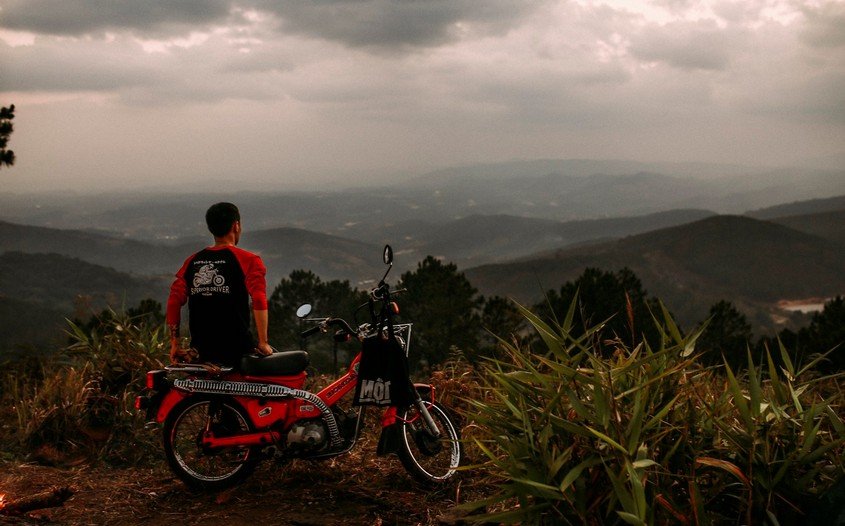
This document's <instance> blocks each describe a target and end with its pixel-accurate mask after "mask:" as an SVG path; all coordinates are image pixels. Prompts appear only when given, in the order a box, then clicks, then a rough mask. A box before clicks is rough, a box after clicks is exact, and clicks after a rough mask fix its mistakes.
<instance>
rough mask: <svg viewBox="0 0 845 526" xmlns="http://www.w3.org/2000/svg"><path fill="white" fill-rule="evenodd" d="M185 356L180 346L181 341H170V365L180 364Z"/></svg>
mask: <svg viewBox="0 0 845 526" xmlns="http://www.w3.org/2000/svg"><path fill="white" fill-rule="evenodd" d="M183 354H184V353H183V352H182V347H181V346H180V345H179V340H170V363H173V364H176V363H179V359H180V358H181V357H182V355H183Z"/></svg>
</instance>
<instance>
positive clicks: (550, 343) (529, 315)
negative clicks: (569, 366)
mask: <svg viewBox="0 0 845 526" xmlns="http://www.w3.org/2000/svg"><path fill="white" fill-rule="evenodd" d="M516 308H517V309H519V311H520V312H521V313H522V315H523V316H524V317H525V319H527V320H528V322H529V323H530V324H531V325H532V326H533V327H534V329H535V330H536V331H537V334H539V335H540V338H542V339H543V343H545V344H546V346H547V347H548V348H549V350H550V351H552V352H553V353H555V354H557V355H561V354H564V353H563V345H562V344H561V341H560V339H559V338H558V336H557V334H556V333H555V331H554V330H553V329H552V328H551V327H550V326H549V324H547V323H546V322H544V321H543V320H542V319H540V317H539V316H537V315H536V314H534V313H533V312H531V311H530V310H529V309H528V308H526V307H523V306H522V305H521V304H519V303H517V304H516Z"/></svg>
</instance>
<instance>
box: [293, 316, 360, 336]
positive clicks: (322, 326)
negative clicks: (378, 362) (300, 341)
mask: <svg viewBox="0 0 845 526" xmlns="http://www.w3.org/2000/svg"><path fill="white" fill-rule="evenodd" d="M332 325H334V326H337V327H340V329H341V331H343V332H345V333H347V334H350V335H354V334H357V331H355V329H353V328H352V327H350V325H349V324H348V323H347V322H346V320H344V319H342V318H326V319H325V320H323V321H321V322H320V323H319V324H317V325H315V326H313V327H311V328H310V329H306V330H304V331H302V332H301V333H300V336H301V337H303V338H307V337H309V336H311V335H313V334H317V333H318V332H325V331H327V330H328V328H329V327H330V326H332Z"/></svg>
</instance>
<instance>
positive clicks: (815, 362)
mask: <svg viewBox="0 0 845 526" xmlns="http://www.w3.org/2000/svg"><path fill="white" fill-rule="evenodd" d="M840 346H841V344H840V345H836V346H834V347H833V349H831V350H829V351H827V352H825V353H822V354H818V355H816V356H815V358H814V359H813V360H811V361H810V363H808V364H807V365H805V366H804V367H802V368H801V370H800V371H798V374H797V375H795V376H801V375H803V374H804V373H806V372H807V371H810V370H812V369H813V368H815V367H816V365H818V364H819V362H821V361H823V360H826V359H827V357H828V355H829V354H830V353H832V352H833V351H835V350H837V349H839V347H840Z"/></svg>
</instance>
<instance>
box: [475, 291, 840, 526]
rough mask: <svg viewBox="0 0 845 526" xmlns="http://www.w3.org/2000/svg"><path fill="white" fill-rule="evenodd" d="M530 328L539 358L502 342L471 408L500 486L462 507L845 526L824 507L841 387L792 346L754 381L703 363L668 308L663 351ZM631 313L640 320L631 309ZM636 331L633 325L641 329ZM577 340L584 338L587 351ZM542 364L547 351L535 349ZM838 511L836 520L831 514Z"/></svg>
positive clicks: (542, 516)
mask: <svg viewBox="0 0 845 526" xmlns="http://www.w3.org/2000/svg"><path fill="white" fill-rule="evenodd" d="M576 306H577V302H573V303H572V304H571V306H570V308H569V310H568V312H567V313H566V315H565V317H563V319H562V320H561V321H560V322H555V323H547V322H545V321H543V320H542V319H541V318H540V317H538V316H536V315H535V314H533V313H532V312H531V311H529V310H527V309H523V313H524V315H525V317H526V318H527V319H528V320H529V321H530V323H531V325H532V326H533V327H534V329H535V330H536V332H537V334H538V335H539V337H540V339H541V340H542V344H541V345H540V346H538V347H537V348H536V349H532V348H531V347H530V346H524V345H519V344H514V343H509V342H507V341H504V340H503V341H502V342H501V343H502V345H503V347H504V348H505V349H506V350H507V354H506V356H504V357H502V358H500V359H493V360H489V361H488V362H487V363H486V364H485V365H484V366H483V367H482V372H481V378H482V385H483V388H482V390H481V392H482V393H483V396H482V397H479V398H477V399H474V400H471V401H470V404H471V406H472V408H473V409H472V411H471V414H472V416H471V418H472V420H474V421H475V422H476V424H477V425H478V426H479V428H480V430H481V432H480V433H478V434H477V435H476V437H475V439H474V440H475V443H476V445H477V447H478V448H480V449H481V450H482V451H483V452H484V454H485V455H486V457H487V462H486V463H485V464H484V466H483V470H482V471H483V472H484V473H485V475H483V476H484V477H486V478H487V480H488V481H490V482H492V483H493V484H494V485H495V486H496V487H497V490H496V493H495V494H494V495H492V496H490V497H489V498H487V499H484V500H480V501H478V502H475V503H474V504H472V505H469V506H466V507H467V508H468V509H470V510H480V509H485V510H486V513H485V514H484V515H483V516H481V517H479V519H478V520H479V521H482V520H483V521H493V522H502V523H520V524H634V525H645V524H676V523H681V524H697V525H698V524H773V525H776V524H796V523H798V522H799V521H806V520H808V519H810V520H812V519H815V520H821V519H822V518H826V519H830V518H831V517H833V516H835V515H836V514H837V513H842V514H845V509H843V502H842V501H840V502H838V503H836V504H835V505H826V504H825V500H824V499H822V498H821V496H822V495H823V494H824V493H825V491H826V490H827V489H828V488H830V487H831V486H832V485H833V484H834V483H836V482H837V480H845V479H843V474H845V461H843V456H842V455H843V453H845V423H843V421H842V414H843V400H842V393H841V387H842V379H843V375H842V373H840V374H838V375H833V376H827V377H823V376H820V375H819V374H818V373H817V372H816V369H815V366H816V365H817V364H818V363H819V362H820V361H822V360H824V356H817V357H815V358H814V359H813V361H811V362H809V363H807V364H805V365H798V364H793V363H792V362H791V360H790V358H789V355H788V353H787V352H786V350H785V349H784V348H783V347H779V348H778V349H774V351H775V352H776V353H778V357H779V361H780V362H781V363H782V365H781V366H778V365H776V362H775V360H774V358H773V356H772V354H771V353H770V352H769V351H768V350H767V351H766V353H765V365H764V366H762V367H761V366H756V365H755V364H754V362H753V361H752V360H751V356H750V353H749V356H748V360H747V370H746V371H745V372H744V373H743V374H742V375H737V373H736V372H735V371H734V370H732V369H731V367H730V366H729V365H727V364H724V365H723V366H722V367H710V368H707V367H704V366H702V365H700V364H699V363H698V361H697V357H696V354H695V342H696V339H697V338H698V337H699V335H700V331H699V332H696V333H693V334H691V335H687V336H684V335H682V334H681V332H680V331H679V330H678V328H677V326H676V325H675V323H674V322H673V321H672V318H671V316H670V315H669V313H668V312H667V311H666V310H665V308H662V316H661V317H660V320H659V321H658V320H655V325H656V327H657V328H658V330H659V331H660V333H661V339H660V344H659V346H658V347H652V346H651V345H650V344H649V342H648V341H642V342H640V343H638V344H637V345H636V346H635V347H631V346H630V345H628V344H626V343H625V342H624V341H622V340H621V339H619V338H613V339H604V338H603V337H602V335H603V334H605V333H604V332H603V325H602V324H598V325H595V326H592V327H589V328H587V329H586V330H584V329H583V328H578V327H576V326H575V325H574V324H573V318H575V314H576ZM629 312H631V311H630V310H629ZM631 323H633V320H631ZM576 334H577V336H576ZM538 349H542V350H538ZM826 506H828V507H826Z"/></svg>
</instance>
